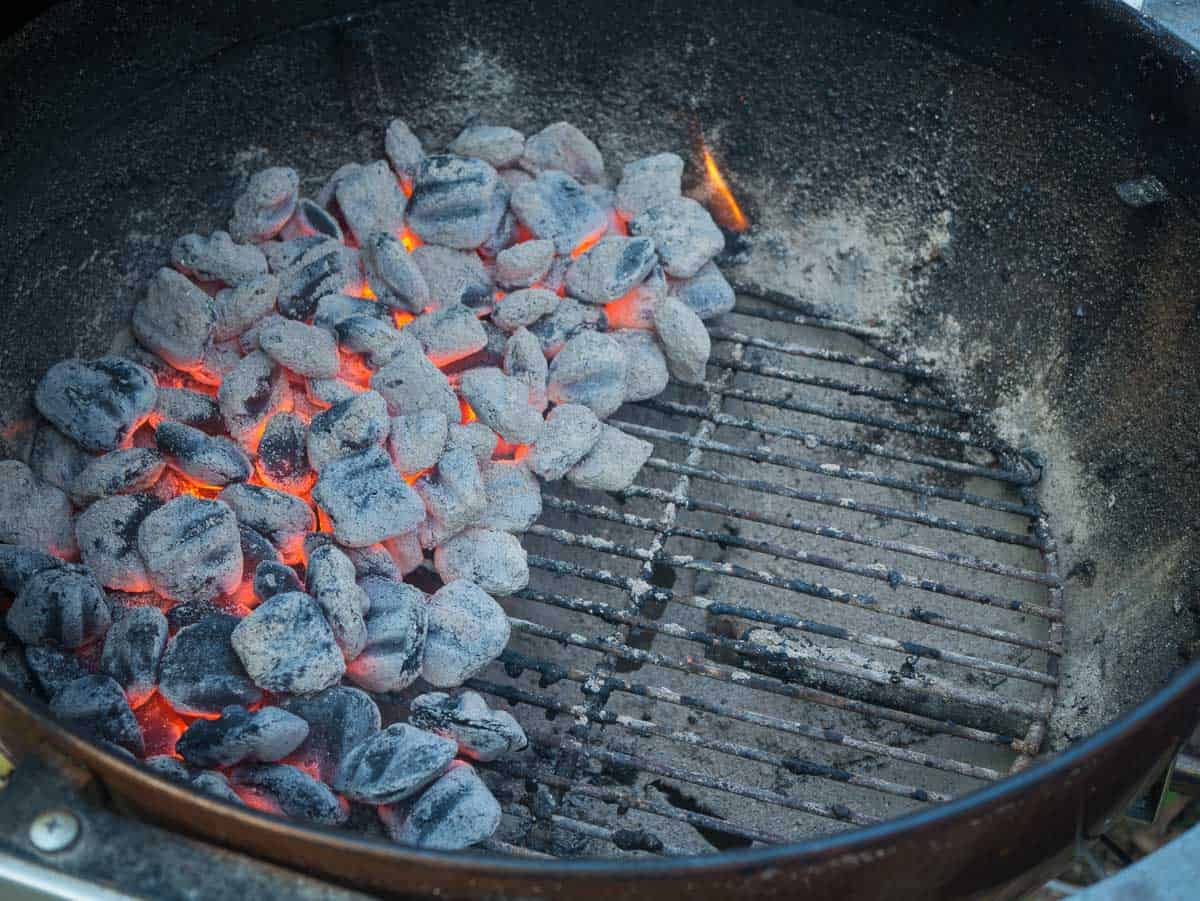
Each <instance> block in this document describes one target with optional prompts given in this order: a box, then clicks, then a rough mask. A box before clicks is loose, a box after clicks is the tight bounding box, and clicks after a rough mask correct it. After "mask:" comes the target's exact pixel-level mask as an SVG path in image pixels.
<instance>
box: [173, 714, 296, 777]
mask: <svg viewBox="0 0 1200 901" xmlns="http://www.w3.org/2000/svg"><path fill="white" fill-rule="evenodd" d="M307 737H308V723H306V722H305V721H304V720H303V719H301V718H300V717H298V716H296V715H295V714H294V713H288V712H287V711H286V710H283V709H281V708H279V707H262V708H259V709H258V710H256V711H254V712H253V713H251V712H250V711H249V710H247V709H246V708H245V707H242V706H240V705H236V704H234V705H230V706H229V707H226V708H225V709H223V710H222V711H221V714H220V716H218V717H217V718H216V719H198V720H195V721H193V722H192V724H191V725H190V726H188V728H187V730H186V731H185V732H184V733H183V735H181V736H180V737H179V741H178V743H177V744H176V745H175V750H176V751H177V752H178V753H179V755H180V756H182V757H183V759H184V760H186V761H187V762H188V763H190V764H191V765H192V766H196V767H218V766H221V767H226V766H233V765H235V764H238V763H242V762H245V761H250V762H253V763H272V762H274V761H276V760H281V759H282V758H284V757H286V756H287V755H288V754H291V753H292V751H294V750H296V748H298V747H300V745H301V744H302V743H303V742H304V740H305V739H306V738H307Z"/></svg>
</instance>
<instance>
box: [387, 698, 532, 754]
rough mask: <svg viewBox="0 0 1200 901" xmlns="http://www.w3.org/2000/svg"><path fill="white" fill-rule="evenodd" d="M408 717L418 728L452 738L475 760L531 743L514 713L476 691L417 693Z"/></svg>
mask: <svg viewBox="0 0 1200 901" xmlns="http://www.w3.org/2000/svg"><path fill="white" fill-rule="evenodd" d="M408 719H409V722H411V723H412V724H413V725H414V726H416V727H417V728H419V729H425V730H428V731H429V732H434V733H436V734H438V735H444V736H446V737H447V738H451V739H453V740H454V741H455V742H456V743H457V744H458V750H459V752H460V753H462V754H463V755H465V756H466V757H470V758H471V759H472V760H482V761H484V762H487V761H491V760H495V759H496V758H497V757H499V756H500V755H501V754H507V753H510V752H513V751H520V750H522V749H524V748H525V747H526V746H527V745H528V744H529V740H528V739H527V738H526V737H525V730H524V729H522V728H521V726H520V724H519V723H518V722H517V721H516V720H515V719H513V716H512V714H511V713H509V712H507V711H505V710H493V709H491V708H490V707H488V705H487V701H485V700H484V699H483V697H482V695H479V694H478V693H476V692H473V691H464V692H461V693H460V694H458V695H456V696H452V695H448V694H445V693H444V692H432V693H430V694H424V695H420V696H418V697H415V698H413V700H412V704H411V707H410V712H409V717H408Z"/></svg>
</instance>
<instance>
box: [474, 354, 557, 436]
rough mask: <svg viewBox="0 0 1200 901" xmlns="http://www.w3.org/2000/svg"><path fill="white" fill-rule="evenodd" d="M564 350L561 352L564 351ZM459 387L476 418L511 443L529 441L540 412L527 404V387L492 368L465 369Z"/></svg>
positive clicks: (539, 422) (538, 426) (539, 425)
mask: <svg viewBox="0 0 1200 901" xmlns="http://www.w3.org/2000/svg"><path fill="white" fill-rule="evenodd" d="M565 352H566V351H564V353H565ZM459 390H460V391H461V392H462V396H463V397H464V398H465V399H466V401H467V403H469V404H470V405H471V407H472V409H474V410H475V414H476V415H477V416H478V417H479V421H480V422H482V423H483V424H484V425H486V426H487V427H488V428H490V429H491V430H492V431H494V432H495V433H496V434H498V435H499V436H500V437H501V438H503V439H504V440H505V441H507V442H508V443H510V444H532V443H533V442H534V441H536V440H537V437H538V435H539V434H540V433H541V431H542V414H541V413H540V412H539V411H538V410H537V409H536V408H535V407H533V406H531V405H530V403H529V386H528V385H526V384H525V382H523V381H521V380H520V379H516V378H512V377H511V376H507V375H505V374H504V373H503V372H502V371H501V370H499V369H497V368H494V367H481V368H479V369H472V370H471V371H470V372H464V373H463V375H462V379H461V380H460V381H459Z"/></svg>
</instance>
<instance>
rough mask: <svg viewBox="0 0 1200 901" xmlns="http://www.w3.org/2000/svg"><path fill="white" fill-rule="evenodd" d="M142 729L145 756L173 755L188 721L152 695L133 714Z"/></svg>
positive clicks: (165, 701)
mask: <svg viewBox="0 0 1200 901" xmlns="http://www.w3.org/2000/svg"><path fill="white" fill-rule="evenodd" d="M133 715H134V716H135V717H137V721H138V725H139V726H141V727H142V738H143V739H144V740H145V742H146V756H147V757H155V756H157V755H159V754H170V755H171V756H178V755H177V754H176V753H175V742H177V741H179V736H181V735H183V733H184V730H185V729H187V727H188V720H186V719H185V718H184V717H182V716H180V715H179V714H178V713H176V712H175V708H174V707H172V706H171V705H170V704H168V703H167V700H166V698H164V697H163V696H162V695H160V694H157V693H156V694H155V695H153V696H152V697H151V698H150V700H148V701H147V702H146V703H145V704H143V705H142V706H140V707H138V708H137V710H135V711H134V712H133Z"/></svg>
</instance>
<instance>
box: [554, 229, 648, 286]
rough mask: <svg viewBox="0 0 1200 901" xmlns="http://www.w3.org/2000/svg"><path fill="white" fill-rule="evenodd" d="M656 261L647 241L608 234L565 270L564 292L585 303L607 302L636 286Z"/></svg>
mask: <svg viewBox="0 0 1200 901" xmlns="http://www.w3.org/2000/svg"><path fill="white" fill-rule="evenodd" d="M657 262H658V256H657V254H655V252H654V242H653V241H652V240H650V239H649V238H626V237H623V236H621V235H610V236H608V237H606V238H604V239H602V240H601V241H600V242H599V243H597V244H596V245H595V246H594V247H593V248H591V249H590V250H588V251H587V252H586V253H584V254H583V255H582V256H581V257H579V259H577V260H575V262H573V263H572V264H571V266H570V268H569V269H568V270H567V278H566V284H567V291H568V292H569V293H570V295H571V296H572V297H575V298H577V299H579V300H582V301H585V302H587V303H611V302H612V301H614V300H616V299H618V298H620V297H623V296H624V295H625V294H627V293H628V292H629V291H631V290H632V289H633V287H634V286H635V285H638V284H640V283H641V282H642V281H643V280H644V279H645V278H646V276H647V275H649V274H650V271H651V270H652V269H653V268H654V266H655V264H656V263H657Z"/></svg>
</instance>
